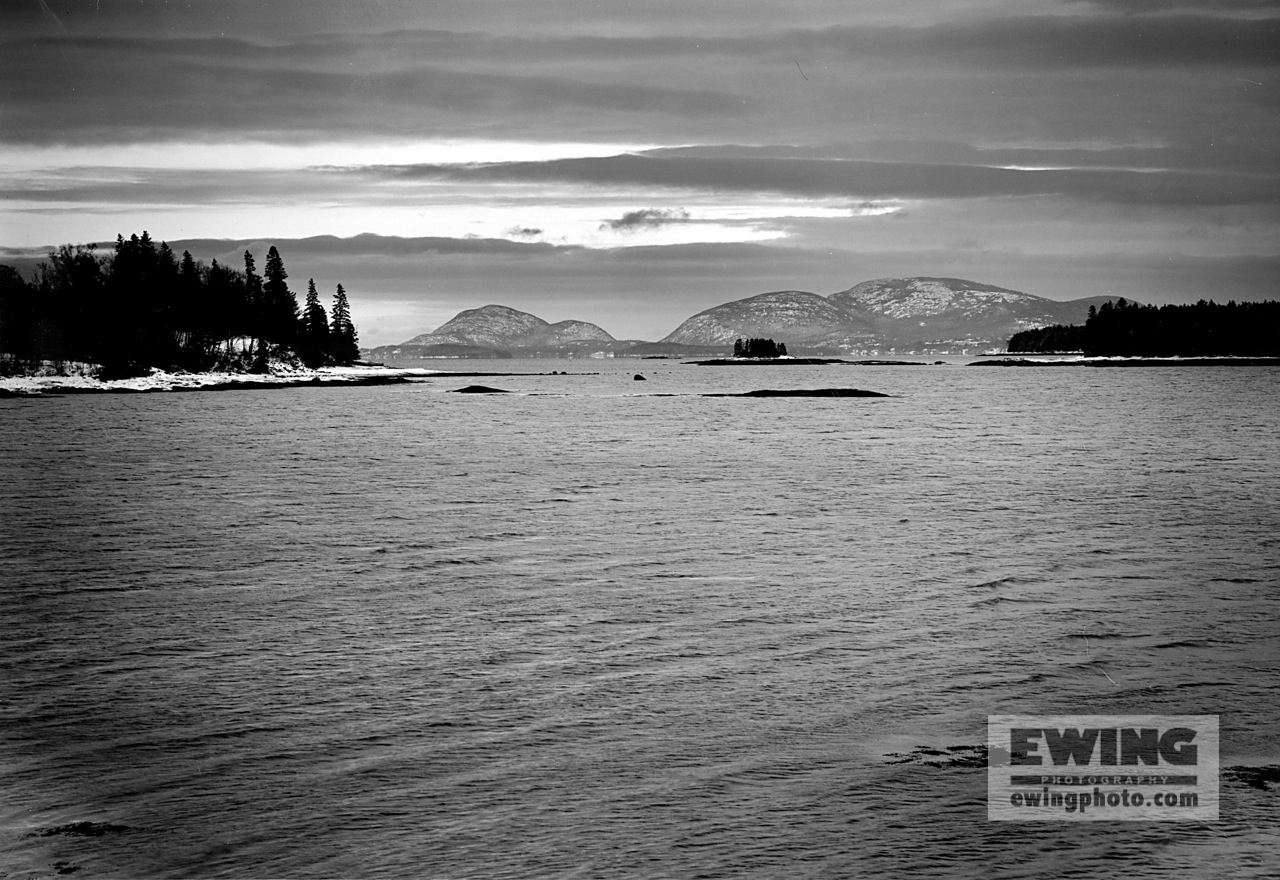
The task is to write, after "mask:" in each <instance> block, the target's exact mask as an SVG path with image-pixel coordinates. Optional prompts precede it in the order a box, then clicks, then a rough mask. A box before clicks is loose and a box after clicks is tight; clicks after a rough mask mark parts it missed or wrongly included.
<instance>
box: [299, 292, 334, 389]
mask: <svg viewBox="0 0 1280 880" xmlns="http://www.w3.org/2000/svg"><path fill="white" fill-rule="evenodd" d="M298 349H299V351H298V353H299V354H300V355H301V356H302V360H303V362H304V363H306V365H307V366H309V367H318V366H320V365H321V364H323V363H324V361H325V359H326V357H327V355H328V350H329V316H328V315H326V314H325V311H324V306H322V305H320V294H319V293H317V292H316V280H315V279H314V278H309V279H307V305H306V307H305V308H304V309H303V311H302V339H301V342H300V343H299V346H298Z"/></svg>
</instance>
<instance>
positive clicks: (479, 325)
mask: <svg viewBox="0 0 1280 880" xmlns="http://www.w3.org/2000/svg"><path fill="white" fill-rule="evenodd" d="M618 345H619V343H618V341H617V340H616V339H614V338H613V337H612V336H610V335H609V334H608V333H607V332H605V331H604V330H603V329H602V328H600V327H598V326H596V325H595V324H590V323H588V322H586V321H560V322H559V323H556V324H550V323H548V322H546V321H544V320H543V319H542V318H539V317H538V316H537V315H531V314H529V313H528V312H522V311H519V310H517V309H513V308H509V307H507V306H499V305H487V306H481V307H480V308H478V309H466V310H464V311H461V312H459V313H458V314H457V315H455V316H454V317H453V318H451V319H450V320H448V321H446V322H445V323H444V324H441V325H440V326H439V327H437V328H436V329H435V330H432V331H431V332H430V333H423V334H420V335H418V336H415V337H413V338H412V339H410V340H408V341H407V342H403V343H401V344H400V345H384V346H381V347H380V348H376V349H373V350H372V351H371V352H370V356H371V357H373V358H375V359H378V360H381V361H383V362H384V363H386V362H393V361H404V360H411V359H415V358H424V357H512V356H537V355H544V354H567V353H590V352H592V351H599V350H612V349H614V348H616V347H618Z"/></svg>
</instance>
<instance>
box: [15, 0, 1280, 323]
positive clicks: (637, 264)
mask: <svg viewBox="0 0 1280 880" xmlns="http://www.w3.org/2000/svg"><path fill="white" fill-rule="evenodd" d="M1277 73H1280V3H1277V2H1275V0H1225V2H1212V0H912V2H901V0H885V2H878V0H817V2H801V0H788V2H780V0H779V2H774V0H770V2H766V0H733V2H730V0H698V2H689V0H680V2H672V0H647V2H644V3H634V2H631V3H622V2H616V3H615V2H598V0H554V2H553V0H519V2H516V0H509V2H508V0H503V2H495V0H440V2H429V0H382V2H365V3H358V2H350V0H283V2H264V0H196V2H163V0H62V2H57V3H55V2H53V0H47V2H46V0H0V192H2V194H3V196H2V197H3V202H2V207H0V262H2V261H4V260H5V259H6V258H17V257H20V256H23V255H29V254H30V251H31V249H47V248H48V247H49V246H52V245H56V244H60V243H79V242H100V243H104V246H109V244H110V243H111V242H113V241H114V239H115V237H116V235H117V233H123V234H124V235H125V236H126V237H127V236H128V235H129V234H130V233H133V232H141V231H142V230H143V229H146V230H148V231H150V233H151V235H152V237H153V238H155V239H156V240H162V239H163V240H167V241H169V242H170V243H180V244H181V246H182V247H186V248H189V249H190V250H191V252H192V255H193V256H195V257H196V258H197V259H201V260H204V261H206V262H208V261H209V260H210V259H212V258H214V257H217V258H218V259H219V260H220V261H229V262H232V263H234V264H237V265H239V263H240V260H239V257H238V253H239V252H240V251H242V250H243V249H244V247H245V246H246V245H248V246H250V247H251V248H252V249H254V250H255V251H265V250H266V247H267V245H268V244H272V243H274V244H276V245H277V246H278V247H279V249H280V252H281V254H282V256H283V257H284V261H285V266H286V268H287V269H288V271H289V273H290V276H291V283H292V284H293V286H294V287H295V289H296V290H299V291H301V290H305V288H306V279H307V278H308V277H311V276H314V277H315V279H316V282H317V285H318V286H319V287H320V288H321V290H328V291H332V289H333V286H334V285H335V284H337V283H339V282H341V283H342V284H343V285H344V286H345V287H346V289H347V290H348V291H349V293H350V295H351V300H352V309H353V312H354V315H355V318H356V321H357V325H358V328H359V330H360V335H361V342H362V343H363V344H365V345H378V344H386V343H394V342H400V341H403V340H405V339H408V338H409V337H412V336H414V335H416V334H418V333H421V332H425V331H427V330H430V329H432V328H434V327H435V326H437V325H439V324H441V323H443V322H444V321H446V320H447V319H448V318H450V317H452V316H453V315H454V314H455V313H456V312H458V311H459V310H461V309H465V308H474V307H477V306H480V305H484V304H486V303H491V302H494V303H501V304H504V305H509V306H512V307H515V308H519V309H523V310H526V311H531V312H533V313H534V314H537V315H539V316H540V317H543V318H546V319H547V320H550V321H558V320H563V319H567V318H577V319H581V320H588V321H593V322H595V323H597V324H600V325H601V326H602V327H604V328H605V329H606V330H608V331H609V332H610V333H612V334H613V335H615V336H617V337H619V338H645V339H657V338H659V337H661V336H663V335H665V334H666V333H668V332H670V331H671V330H672V329H674V328H675V326H676V325H677V324H678V323H679V322H680V321H681V320H683V319H684V318H686V317H688V316H689V315H691V314H693V313H695V312H697V311H700V310H702V309H705V308H708V307H710V306H712V305H716V304H718V303H721V302H724V301H727V300H730V299H737V298H740V297H743V296H749V295H752V294H756V293H762V292H764V291H767V290H777V289H799V290H810V291H813V292H816V293H822V294H829V293H832V292H835V291H837V290H842V289H845V288H848V287H850V286H852V285H854V284H856V283H858V282H860V281H865V280H868V279H871V278H876V277H882V276H886V275H898V276H903V275H942V276H954V277H961V278H967V279H970V280H974V281H981V282H986V283H990V284H997V285H1001V286H1004V287H1012V288H1015V289H1018V290H1023V291H1026V292H1028V293H1035V294H1039V295H1042V296H1048V297H1052V298H1054V299H1071V298H1075V297H1081V296H1092V295H1098V294H1112V295H1119V296H1126V297H1130V298H1135V299H1138V300H1141V301H1144V302H1154V303H1165V302H1187V301H1195V300H1197V299H1199V298H1201V297H1204V298H1215V299H1217V300H1219V301H1222V300H1226V299H1231V298H1235V299H1264V298H1271V299H1276V298H1280V281H1278V280H1277V279H1280V158H1278V157H1280V80H1278V79H1277ZM178 249H179V250H181V247H179V248H178ZM259 262H261V253H259Z"/></svg>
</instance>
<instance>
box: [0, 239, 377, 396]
mask: <svg viewBox="0 0 1280 880" xmlns="http://www.w3.org/2000/svg"><path fill="white" fill-rule="evenodd" d="M288 277H289V276H288V273H287V272H286V271H285V268H284V261H283V260H282V259H281V258H280V253H279V251H277V250H276V248H275V246H272V247H271V249H270V250H268V251H267V256H266V261H265V264H264V266H263V269H262V274H259V273H258V269H257V267H256V265H255V263H254V259H253V255H252V254H251V253H249V252H248V251H245V253H244V268H243V269H239V268H233V267H230V266H223V265H221V264H219V263H218V261H217V260H214V261H213V262H212V263H211V264H210V265H208V266H206V265H205V264H204V263H203V262H200V261H197V260H194V259H192V257H191V254H190V252H188V251H183V253H182V256H181V257H180V258H179V257H178V256H176V255H175V254H174V253H173V251H172V250H170V248H169V246H168V244H166V243H165V242H161V243H160V244H159V245H158V246H157V245H156V244H155V242H153V241H152V240H151V237H150V236H149V235H148V234H147V233H146V232H143V233H142V235H141V237H139V236H138V235H136V234H135V235H132V236H130V237H129V238H127V239H126V238H124V237H123V236H117V238H116V243H115V248H114V250H113V252H112V253H111V254H109V255H103V256H100V255H98V254H97V253H96V252H95V246H94V245H76V246H74V247H73V246H71V245H63V246H62V247H60V248H58V249H57V250H56V251H53V252H51V253H50V254H49V259H48V261H47V262H43V263H41V264H40V265H39V267H38V268H37V270H36V272H35V274H34V276H33V277H32V278H31V279H30V280H26V279H23V278H22V276H21V275H20V274H19V273H18V271H17V270H16V269H14V268H13V267H11V266H2V265H0V373H4V372H8V373H21V372H25V371H27V370H30V369H34V368H38V367H39V366H40V365H41V364H42V363H45V362H55V363H61V362H67V361H80V362H86V363H92V364H97V365H99V366H100V368H101V371H100V374H99V375H100V376H101V377H102V378H122V377H126V376H133V375H140V374H143V373H146V372H147V371H148V370H149V369H151V368H161V369H166V370H188V371H192V372H203V371H208V370H214V369H220V370H230V371H244V372H259V373H261V372H266V371H267V369H268V364H269V363H270V362H271V361H272V360H285V361H293V360H294V359H297V360H300V361H301V362H302V363H303V364H305V365H306V366H309V367H317V366H324V365H337V364H349V363H352V362H354V361H355V360H356V359H357V358H358V357H359V356H360V351H359V344H358V340H357V338H356V330H355V325H354V324H352V322H351V310H350V306H349V304H348V302H347V294H346V291H345V290H344V289H343V287H342V285H341V284H339V285H338V286H337V291H336V293H335V295H334V298H333V304H332V307H331V309H330V311H329V312H326V311H325V308H324V306H323V305H321V303H320V296H319V293H318V292H317V291H316V286H315V281H314V280H310V281H308V283H307V294H306V302H305V304H304V305H303V306H302V307H299V305H298V300H297V297H296V295H295V294H294V292H293V291H292V290H291V289H290V288H289V285H288V283H287V279H288Z"/></svg>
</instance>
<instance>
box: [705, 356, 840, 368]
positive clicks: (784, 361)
mask: <svg viewBox="0 0 1280 880" xmlns="http://www.w3.org/2000/svg"><path fill="white" fill-rule="evenodd" d="M847 363H851V362H850V361H846V360H841V359H840V358H807V357H785V358H712V359H711V360H709V361H685V364H686V365H688V366H694V367H761V366H764V367H794V366H811V367H812V366H821V365H823V364H847Z"/></svg>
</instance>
